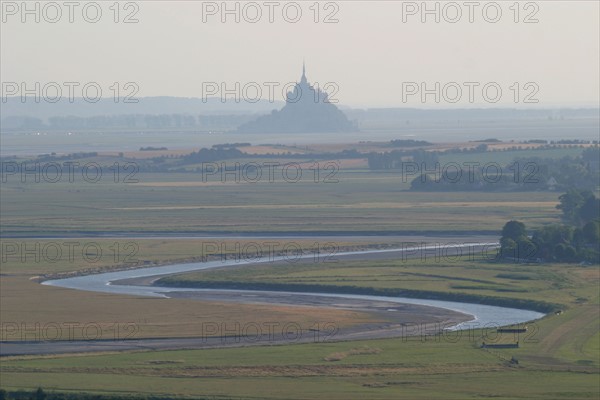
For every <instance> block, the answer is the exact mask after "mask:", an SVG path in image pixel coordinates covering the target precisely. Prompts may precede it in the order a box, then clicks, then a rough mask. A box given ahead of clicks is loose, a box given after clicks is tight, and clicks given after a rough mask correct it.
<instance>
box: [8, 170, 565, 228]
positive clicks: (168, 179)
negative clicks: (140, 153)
mask: <svg viewBox="0 0 600 400" xmlns="http://www.w3.org/2000/svg"><path fill="white" fill-rule="evenodd" d="M138 178H139V183H122V182H120V183H114V182H104V181H101V182H99V183H96V184H93V183H88V182H83V181H75V182H74V183H69V182H58V183H54V184H53V183H48V182H45V183H44V182H40V183H36V182H25V183H21V182H8V183H6V184H4V185H3V190H2V193H1V194H0V200H1V202H2V209H1V212H0V214H1V217H2V221H3V223H2V227H1V230H2V232H1V233H2V235H3V237H7V236H45V235H51V236H61V235H86V234H98V233H103V234H110V233H118V234H123V233H127V232H137V233H139V234H175V233H179V234H199V233H204V234H211V233H215V234H217V233H227V234H230V233H233V234H236V233H237V234H245V233H258V232H260V233H263V234H264V233H268V232H272V233H287V234H303V233H304V234H307V233H315V234H326V233H345V232H346V233H354V234H360V233H371V234H376V233H394V232H396V233H413V232H447V233H457V232H465V233H468V232H474V231H479V232H488V233H496V232H499V230H500V229H501V228H502V226H503V224H504V223H505V222H506V221H507V220H508V219H518V220H521V221H523V222H525V223H526V224H527V226H530V227H532V228H535V227H537V226H541V225H544V224H548V223H552V222H558V221H559V216H560V212H559V210H556V208H555V206H556V204H557V198H558V195H559V194H558V193H554V192H518V193H516V192H513V193H481V192H472V193H465V192H446V193H444V195H443V196H441V195H439V193H420V192H412V191H407V190H406V189H407V188H408V185H409V184H408V179H406V177H404V178H403V177H402V176H401V175H400V174H399V173H383V172H368V171H360V170H341V171H340V172H339V173H338V174H337V175H336V179H337V180H338V181H337V183H333V182H332V183H325V182H322V181H319V182H314V180H313V177H307V178H306V180H301V181H299V182H297V183H291V182H289V181H284V180H281V179H280V180H278V181H274V182H268V181H265V182H258V183H248V182H245V181H240V183H236V182H235V181H233V182H232V181H226V182H223V181H221V180H218V178H215V177H213V178H212V179H211V180H207V181H206V182H205V179H203V178H202V177H201V176H200V175H199V174H159V173H156V174H140V175H139V176H138Z"/></svg>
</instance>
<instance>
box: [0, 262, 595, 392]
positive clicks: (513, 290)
mask: <svg viewBox="0 0 600 400" xmlns="http://www.w3.org/2000/svg"><path fill="white" fill-rule="evenodd" d="M177 278H178V279H187V280H190V279H193V280H196V281H197V280H200V279H201V280H207V281H209V280H215V281H222V280H228V279H229V280H234V281H237V282H252V281H260V282H295V283H300V284H308V283H310V282H314V281H315V280H317V281H319V282H325V283H327V284H329V285H336V284H337V285H352V286H363V287H379V288H402V287H409V288H417V289H424V290H430V291H455V292H459V293H475V294H486V295H489V293H490V292H491V293H493V294H494V295H495V296H501V297H506V298H517V299H529V300H541V301H551V302H554V303H558V304H560V306H561V307H562V309H561V311H562V312H561V313H560V314H557V315H555V314H554V313H551V314H550V315H548V316H547V317H546V318H544V319H542V320H540V321H537V322H535V323H533V324H529V328H530V330H529V331H528V332H527V333H525V334H514V333H502V334H497V333H496V332H495V331H492V330H486V331H483V330H472V331H464V332H460V333H445V334H443V335H439V336H433V337H432V336H430V337H404V338H397V339H386V340H369V341H354V342H337V343H336V342H325V343H323V342H321V343H310V344H293V345H285V346H261V347H251V348H239V349H213V350H189V351H160V352H128V353H114V354H96V355H68V356H56V357H53V356H45V357H10V358H6V359H3V361H2V367H1V368H2V369H1V371H2V377H3V379H2V380H3V387H5V388H7V389H9V390H16V389H21V388H35V387H37V386H42V387H44V388H46V389H47V390H49V391H53V390H54V391H69V392H78V391H85V392H95V393H103V394H108V393H113V394H128V393H132V394H133V393H136V394H169V395H171V396H180V397H189V398H218V399H229V398H231V399H242V398H245V399H250V398H272V399H280V398H285V399H308V398H315V397H317V396H322V397H325V398H332V399H354V398H356V399H359V398H373V399H396V398H411V399H412V398H416V399H418V398H423V399H430V398H454V399H467V398H482V397H484V398H488V397H492V398H499V399H532V398H533V399H535V398H538V399H548V398H552V399H560V398H565V399H586V398H590V399H593V398H597V395H598V393H599V391H600V387H599V381H598V379H597V377H598V373H599V371H600V352H599V351H600V349H599V346H598V331H599V323H600V315H599V308H598V307H599V301H600V298H599V296H598V291H597V288H598V282H599V278H600V274H599V269H598V267H580V266H569V265H522V264H519V265H515V264H499V263H486V262H483V261H481V260H476V261H464V260H463V261H462V262H460V263H435V262H432V261H429V262H418V261H411V260H408V261H407V262H404V263H401V262H398V261H377V262H370V263H364V262H358V261H356V262H340V263H338V264H321V265H294V266H292V265H288V266H284V265H278V264H272V265H261V266H256V267H253V268H247V269H241V268H240V269H237V268H233V269H227V270H214V271H207V272H203V273H193V274H187V275H183V276H180V277H177ZM507 289H508V290H507ZM515 340H518V341H519V342H520V347H519V348H516V349H481V348H480V345H481V343H482V342H483V341H487V342H488V343H489V342H497V343H510V342H514V341H515ZM513 358H514V359H516V360H517V361H518V363H515V362H511V361H510V360H511V359H513ZM233 380H235V384H233ZM108 387H110V389H107V388H108Z"/></svg>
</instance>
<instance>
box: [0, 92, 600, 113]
mask: <svg viewBox="0 0 600 400" xmlns="http://www.w3.org/2000/svg"><path fill="white" fill-rule="evenodd" d="M23 97H25V99H30V98H35V96H3V97H2V100H1V101H0V107H2V105H5V104H6V103H8V101H9V100H10V101H11V103H12V102H13V101H14V100H15V99H21V98H23ZM125 98H126V97H125V96H124V97H119V99H125ZM136 99H137V100H139V101H137V102H129V103H127V102H126V103H124V102H115V101H114V98H113V97H101V98H100V99H99V100H98V102H100V101H101V102H103V103H105V102H107V101H112V102H114V104H115V105H117V104H118V105H125V106H127V105H136V104H137V105H139V104H140V103H141V100H142V99H181V100H200V101H203V102H205V103H207V102H208V101H211V102H212V101H218V102H220V103H222V104H223V105H231V104H240V105H241V104H244V103H246V104H247V105H248V106H249V107H252V106H254V105H256V104H262V105H264V104H265V103H270V104H273V105H277V106H282V105H284V104H285V103H286V102H285V101H284V100H275V101H269V100H265V99H261V100H259V101H257V102H248V101H244V100H240V101H235V99H227V98H226V99H223V98H222V97H216V96H212V97H206V98H203V97H193V96H172V95H158V96H143V97H136ZM75 102H78V103H87V104H90V106H92V105H93V104H96V103H97V102H89V101H86V100H85V98H84V97H74V98H73V101H70V100H69V99H66V98H65V99H60V100H59V101H57V102H54V103H52V102H47V101H37V102H36V101H31V102H30V101H27V100H26V101H19V103H21V104H34V103H37V104H47V105H48V106H51V105H52V104H65V103H75ZM13 104H14V103H13ZM333 104H334V105H336V106H337V107H338V108H341V109H344V110H348V109H350V110H374V109H406V110H429V111H436V110H439V111H441V110H501V109H504V110H557V109H600V103H596V104H594V103H591V102H585V101H584V102H568V103H551V104H534V103H532V104H528V105H524V104H518V105H513V104H505V103H502V104H489V103H481V104H470V105H466V104H454V105H448V104H444V105H424V106H421V107H419V106H418V105H406V104H405V105H348V103H339V102H338V103H333Z"/></svg>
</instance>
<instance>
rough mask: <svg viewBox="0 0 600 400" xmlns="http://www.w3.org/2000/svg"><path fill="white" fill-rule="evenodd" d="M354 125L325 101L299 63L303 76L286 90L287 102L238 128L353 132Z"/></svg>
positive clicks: (248, 131) (295, 131) (252, 131)
mask: <svg viewBox="0 0 600 400" xmlns="http://www.w3.org/2000/svg"><path fill="white" fill-rule="evenodd" d="M356 130H357V129H356V127H355V126H354V125H353V124H352V123H351V122H350V121H349V120H348V118H347V117H346V115H345V114H344V113H343V112H342V111H340V110H339V109H338V108H337V107H336V106H335V105H333V104H332V103H330V102H329V101H328V95H327V93H326V92H324V91H321V90H320V89H318V88H314V87H313V86H312V85H311V84H310V83H308V79H306V68H305V66H304V64H303V65H302V77H301V78H300V82H296V85H295V86H294V88H293V89H292V91H290V92H288V93H287V97H286V104H285V106H284V107H283V108H282V109H281V110H279V111H278V110H273V111H272V112H271V114H268V115H263V116H261V117H259V118H257V119H256V120H254V121H250V122H247V123H245V124H243V125H241V126H240V127H239V128H238V130H237V131H238V132H240V133H319V132H322V133H330V132H353V131H356Z"/></svg>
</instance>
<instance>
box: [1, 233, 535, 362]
mask: <svg viewBox="0 0 600 400" xmlns="http://www.w3.org/2000/svg"><path fill="white" fill-rule="evenodd" d="M436 246H437V245H436ZM445 246H446V247H447V248H454V249H459V250H461V251H462V250H464V249H468V251H469V252H473V253H474V252H475V251H482V250H486V251H487V250H488V249H494V248H495V247H497V246H498V244H497V242H471V243H464V242H463V244H450V243H448V244H446V245H445ZM433 248H434V246H431V249H433ZM421 250H428V248H427V246H426V247H423V248H422V249H421ZM409 251H410V250H409V249H406V248H404V249H386V250H364V251H352V252H344V253H338V254H336V255H335V257H336V259H337V260H338V261H340V260H365V261H366V260H381V259H399V258H401V257H402V258H407V256H408V254H407V252H409ZM463 254H464V253H463ZM411 255H414V254H411ZM311 257H313V255H312V254H310V255H307V256H301V257H298V258H305V259H308V258H311ZM285 260H286V258H285V257H270V258H269V259H264V260H247V261H243V260H220V261H208V262H200V263H186V264H174V265H167V266H160V267H147V268H139V269H133V270H124V271H116V272H108V273H101V274H93V275H85V276H77V277H71V278H65V279H56V280H47V281H44V282H42V284H43V285H48V286H56V287H62V288H68V289H75V290H83V291H93V292H105V293H115V294H120V295H123V294H125V295H134V296H153V297H165V298H175V297H179V298H181V297H185V298H192V299H196V300H203V301H216V302H224V301H225V302H235V303H244V304H269V305H278V304H280V305H282V306H288V305H299V306H311V307H328V308H340V309H346V310H348V309H354V310H359V311H365V312H372V313H374V314H377V313H378V314H379V315H382V314H385V315H387V316H392V319H393V317H395V315H393V313H397V317H396V322H397V323H396V324H391V325H388V326H385V327H383V326H378V327H377V328H374V327H373V326H362V327H360V326H359V327H358V328H355V329H354V330H351V331H346V332H341V334H340V335H338V336H337V339H347V340H350V339H362V338H382V337H395V336H401V335H403V334H406V331H405V330H404V329H402V330H399V328H398V327H399V326H401V325H405V323H404V322H406V321H408V322H411V317H410V316H411V315H413V316H415V317H416V316H418V317H427V318H429V320H430V321H431V320H433V321H442V324H441V325H440V324H438V325H437V328H436V329H437V331H438V332H439V331H440V329H442V330H454V331H459V330H465V329H476V328H493V327H498V326H505V325H512V324H520V323H524V322H528V321H532V320H536V319H539V318H542V317H543V316H544V314H543V313H540V312H536V311H531V310H523V309H516V308H507V307H498V306H490V305H483V304H475V303H462V302H452V301H442V300H430V299H417V298H405V297H393V296H369V295H354V294H339V293H308V292H282V291H265V290H237V289H236V290H231V289H230V290H227V289H194V288H172V287H165V286H153V283H154V282H155V281H156V280H158V279H159V278H162V277H166V276H169V275H174V274H180V273H186V272H191V271H199V270H207V269H214V268H227V267H232V266H248V267H249V266H251V265H256V264H261V263H273V262H282V261H285ZM440 316H443V318H442V317H440ZM403 328H404V327H403ZM422 333H423V332H417V333H416V334H422ZM429 333H435V329H434V330H432V331H429ZM211 346H212V347H220V345H219V343H218V342H216V341H215V343H212V344H211V343H210V342H209V343H207V341H206V338H203V340H199V339H194V338H184V339H136V340H127V341H121V342H119V343H106V342H103V341H96V342H94V341H70V342H38V343H28V344H27V345H25V344H23V343H6V342H5V343H3V346H2V347H3V348H2V351H1V353H2V355H10V354H50V353H69V352H82V351H101V350H129V349H138V348H145V349H148V348H153V349H174V348H196V347H211Z"/></svg>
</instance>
